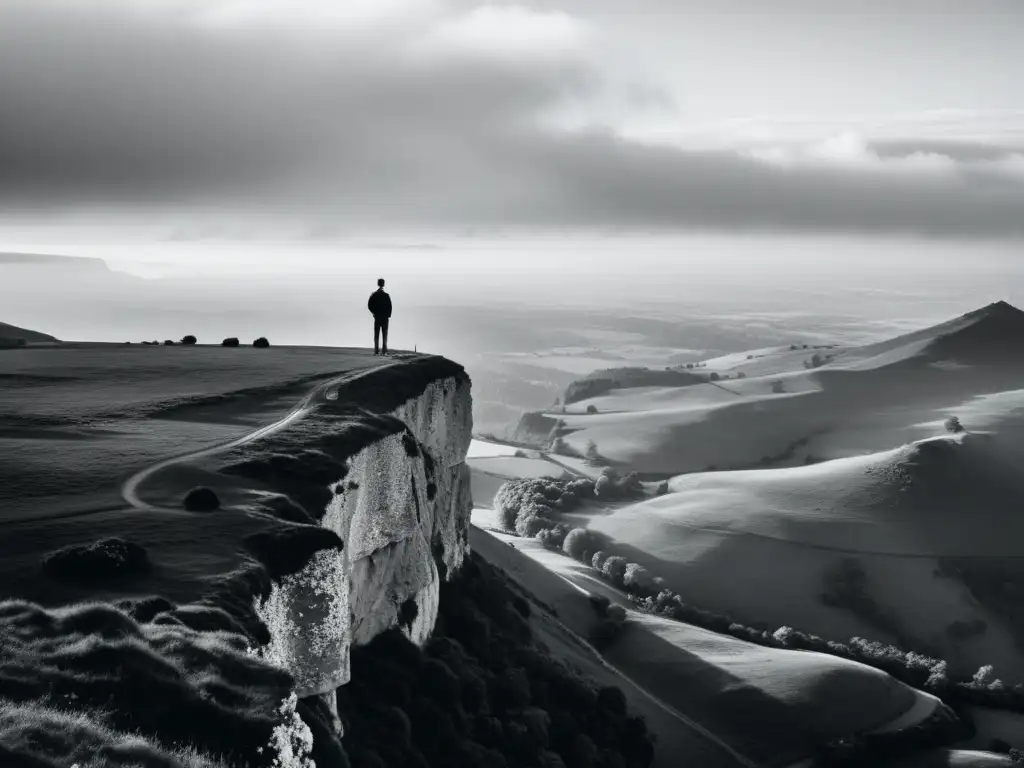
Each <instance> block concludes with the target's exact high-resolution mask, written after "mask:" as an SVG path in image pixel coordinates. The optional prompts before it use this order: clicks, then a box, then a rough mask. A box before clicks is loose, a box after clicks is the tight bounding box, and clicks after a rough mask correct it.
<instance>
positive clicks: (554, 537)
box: [537, 523, 569, 549]
mask: <svg viewBox="0 0 1024 768" xmlns="http://www.w3.org/2000/svg"><path fill="white" fill-rule="evenodd" d="M568 534H569V526H567V525H564V524H562V523H559V524H558V525H556V526H555V527H554V528H547V529H545V530H543V531H541V532H540V533H538V534H537V540H538V541H539V542H540V543H541V544H543V545H544V546H545V547H547V548H548V549H562V547H563V545H564V544H565V538H566V536H568Z"/></svg>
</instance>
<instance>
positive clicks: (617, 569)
mask: <svg viewBox="0 0 1024 768" xmlns="http://www.w3.org/2000/svg"><path fill="white" fill-rule="evenodd" d="M601 572H602V573H603V574H604V575H605V577H606V578H607V579H608V581H610V582H611V583H612V584H614V585H615V586H617V587H621V586H623V584H622V579H623V577H624V576H625V575H626V560H625V558H622V557H618V556H612V557H609V558H608V559H607V560H605V561H604V566H603V567H602V568H601Z"/></svg>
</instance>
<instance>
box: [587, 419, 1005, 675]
mask: <svg viewBox="0 0 1024 768" xmlns="http://www.w3.org/2000/svg"><path fill="white" fill-rule="evenodd" d="M990 426H996V425H994V424H993V425H990ZM1021 434H1022V433H1021V432H1020V430H1019V427H1018V425H1017V424H1016V422H1015V419H1013V418H1010V419H1007V420H1004V421H1003V422H1002V423H1001V428H998V429H997V430H996V431H993V432H990V433H988V434H960V435H956V436H947V437H942V438H933V439H929V440H924V441H920V442H917V443H914V444H910V445H907V446H905V447H903V448H898V449H894V450H890V451H885V452H882V453H878V454H870V455H865V456H859V457H854V458H848V459H840V460H835V461H830V462H825V463H821V464H816V465H813V466H807V467H795V468H788V469H774V470H751V471H737V472H715V473H698V474H692V475H684V476H680V477H677V478H675V479H673V480H671V481H670V482H669V491H670V492H669V493H668V494H667V495H665V496H662V497H659V498H656V499H651V500H648V501H645V502H643V503H640V504H635V505H632V506H628V507H625V508H622V509H619V510H617V511H615V512H614V513H613V514H610V515H606V516H602V517H595V518H593V519H592V521H591V527H592V528H593V529H594V530H596V531H598V532H600V533H602V534H604V535H606V536H608V537H609V538H611V539H612V540H613V541H614V542H615V546H616V547H619V548H622V549H623V550H624V553H626V554H627V555H628V557H629V559H631V560H636V561H637V562H640V563H643V564H645V565H647V566H648V567H649V568H650V569H651V570H652V571H653V572H654V573H656V574H659V575H661V576H662V577H664V578H665V579H666V580H667V582H668V585H669V586H670V587H672V588H673V589H674V590H676V591H677V592H679V593H680V594H681V595H683V597H684V598H685V599H686V600H687V601H689V602H691V603H693V604H694V605H698V606H701V607H706V608H709V609H712V610H716V611H720V612H724V613H728V614H729V615H731V616H733V618H734V619H735V620H737V621H741V622H744V623H748V624H752V623H759V622H763V623H767V624H769V625H770V626H780V625H784V624H786V625H790V626H794V627H797V628H799V629H801V630H804V631H808V632H813V633H815V634H818V635H821V636H823V637H827V638H832V639H839V640H845V639H848V638H850V637H852V636H855V635H860V636H865V637H870V638H874V639H880V640H885V641H887V642H891V643H894V644H896V645H899V646H902V647H908V648H914V649H921V650H927V651H930V652H933V653H935V654H937V655H939V656H941V657H942V658H946V659H948V660H949V661H950V662H951V663H952V664H953V665H955V666H956V667H957V668H959V669H960V670H961V671H966V672H968V673H970V672H971V671H973V669H977V668H978V667H979V666H981V665H983V664H994V665H995V667H996V669H997V671H998V672H999V673H1000V674H1002V675H1004V676H1005V677H1007V678H1009V679H1011V680H1020V679H1024V659H1022V655H1021V647H1022V646H1021V633H1020V631H1019V629H1016V631H1015V625H1019V621H1018V622H1015V623H1014V622H1011V621H1008V619H1010V618H1011V617H1008V616H1007V615H1006V614H1005V613H1003V612H1001V611H1000V610H998V609H997V608H996V607H994V606H991V605H987V604H986V601H985V600H984V599H979V595H978V594H976V593H977V592H978V590H977V589H973V590H972V587H974V585H973V584H972V583H971V581H970V580H969V578H968V577H969V576H970V575H972V574H981V573H984V570H983V569H984V568H985V564H986V563H992V564H993V566H996V565H998V566H999V568H1000V572H1001V573H1003V577H1002V578H1004V579H1006V578H1010V575H1011V573H1013V571H1012V569H1011V570H1008V569H1007V568H1006V562H1007V560H1009V561H1013V562H1018V563H1019V562H1020V560H1019V558H1021V550H1020V546H1019V544H1017V541H1018V540H1019V538H1020V535H1021V534H1022V533H1024V530H1022V525H1024V524H1022V523H1021V522H1020V515H1019V514H1018V510H1017V504H1016V500H1017V499H1020V498H1021V494H1022V491H1024V480H1022V479H1021V477H1020V475H1019V472H1018V471H1017V467H1019V465H1020V459H1021V458H1022V457H1021V449H1022V445H1021V443H1020V435H1021ZM954 566H955V567H954ZM958 569H964V570H965V571H966V575H963V574H958V572H957V570H958ZM1017 570H1020V569H1019V568H1018V569H1017ZM981 596H982V597H984V596H985V595H984V593H981Z"/></svg>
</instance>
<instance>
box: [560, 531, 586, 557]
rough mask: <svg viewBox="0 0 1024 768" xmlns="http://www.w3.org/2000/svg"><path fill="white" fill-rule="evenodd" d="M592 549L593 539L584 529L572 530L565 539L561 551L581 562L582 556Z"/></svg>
mask: <svg viewBox="0 0 1024 768" xmlns="http://www.w3.org/2000/svg"><path fill="white" fill-rule="evenodd" d="M592 548H593V539H592V536H591V534H590V532H589V531H588V530H586V529H585V528H573V529H572V530H571V531H569V533H568V534H567V535H566V537H565V542H564V543H563V544H562V551H564V552H565V554H567V555H569V557H571V558H573V559H574V560H580V561H582V560H583V557H584V554H585V553H586V552H587V551H588V550H590V549H592Z"/></svg>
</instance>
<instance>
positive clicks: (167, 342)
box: [164, 339, 174, 347]
mask: <svg viewBox="0 0 1024 768" xmlns="http://www.w3.org/2000/svg"><path fill="white" fill-rule="evenodd" d="M164 346H165V347H173V346H174V340H173V339H165V340H164Z"/></svg>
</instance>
